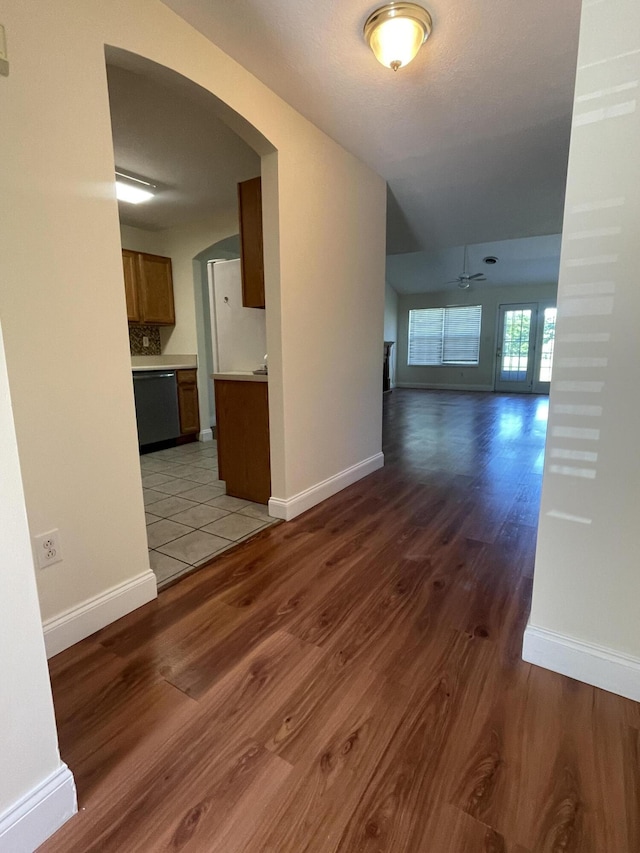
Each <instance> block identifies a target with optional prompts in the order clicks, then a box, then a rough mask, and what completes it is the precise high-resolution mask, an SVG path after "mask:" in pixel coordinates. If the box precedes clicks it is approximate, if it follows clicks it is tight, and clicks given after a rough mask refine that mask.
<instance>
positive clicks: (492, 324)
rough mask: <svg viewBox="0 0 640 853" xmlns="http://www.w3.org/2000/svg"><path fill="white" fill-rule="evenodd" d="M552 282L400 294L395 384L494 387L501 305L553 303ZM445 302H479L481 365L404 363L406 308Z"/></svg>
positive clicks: (465, 303) (432, 386)
mask: <svg viewBox="0 0 640 853" xmlns="http://www.w3.org/2000/svg"><path fill="white" fill-rule="evenodd" d="M556 290H557V287H556V285H555V284H536V285H531V286H526V285H518V286H517V287H491V288H483V287H482V285H478V286H474V288H473V289H469V290H455V291H452V290H447V291H441V292H439V293H421V294H408V295H400V296H399V298H398V352H397V368H396V371H397V384H398V385H400V386H405V387H412V386H413V387H421V386H424V387H429V388H438V387H441V388H456V387H460V388H467V389H477V390H479V391H490V390H492V389H493V380H494V370H495V352H496V326H497V320H498V308H499V306H500V305H505V304H507V303H516V302H537V303H539V304H541V305H553V304H555V299H556ZM445 305H482V328H481V333H480V364H479V365H478V366H477V367H468V366H465V367H461V366H456V367H444V366H443V367H414V366H411V367H410V366H409V365H408V364H407V353H408V346H409V338H408V328H409V311H410V310H411V309H412V308H440V307H442V306H445Z"/></svg>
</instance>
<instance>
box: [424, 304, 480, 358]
mask: <svg viewBox="0 0 640 853" xmlns="http://www.w3.org/2000/svg"><path fill="white" fill-rule="evenodd" d="M481 319H482V306H481V305H459V306H454V307H450V308H420V309H414V310H413V311H409V358H408V364H410V365H439V364H440V365H441V364H478V362H479V357H480V325H481Z"/></svg>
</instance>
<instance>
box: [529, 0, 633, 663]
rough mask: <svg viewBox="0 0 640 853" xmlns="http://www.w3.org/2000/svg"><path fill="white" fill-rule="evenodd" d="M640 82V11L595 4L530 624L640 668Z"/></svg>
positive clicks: (571, 179)
mask: <svg viewBox="0 0 640 853" xmlns="http://www.w3.org/2000/svg"><path fill="white" fill-rule="evenodd" d="M639 79H640V5H639V4H638V3H637V2H636V0H611V2H608V3H585V4H584V8H583V15H582V25H581V34H580V52H579V59H578V75H577V82H576V101H575V107H574V117H573V133H572V138H571V152H570V158H569V174H568V184H567V198H566V208H565V221H564V235H563V243H562V259H561V272H560V282H559V288H558V321H557V331H556V350H555V362H554V374H553V382H552V386H551V396H550V414H549V429H548V438H547V453H546V462H545V471H544V483H543V494H542V506H541V515H540V526H539V534H538V547H537V557H536V565H535V576H534V587H533V607H532V611H531V619H530V625H531V626H533V627H534V628H536V629H545V630H547V631H550V632H554V633H555V634H556V635H560V639H561V638H562V637H565V638H573V639H576V640H579V641H581V642H582V643H586V644H589V645H591V646H594V645H595V646H597V647H604V648H605V649H609V650H612V651H613V652H615V653H618V654H622V655H630V656H632V657H634V658H636V659H638V658H640V622H639V620H638V601H639V600H640V571H639V570H638V506H639V505H640V453H639V452H638V422H639V420H640V396H639V395H638V393H637V392H636V386H637V384H638V383H637V382H636V381H635V380H636V378H637V376H638V371H639V365H640V336H639V335H638V317H640V289H639V288H638V281H637V279H638V276H637V267H638V245H640V159H639V158H638V143H639V142H640V110H638V109H637V106H638V102H637V98H638V94H637V93H638V80H639ZM636 678H637V676H636Z"/></svg>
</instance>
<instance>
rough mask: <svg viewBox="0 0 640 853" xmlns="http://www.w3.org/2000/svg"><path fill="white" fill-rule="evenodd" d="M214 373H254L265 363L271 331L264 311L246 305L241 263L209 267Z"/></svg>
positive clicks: (226, 263)
mask: <svg viewBox="0 0 640 853" xmlns="http://www.w3.org/2000/svg"><path fill="white" fill-rule="evenodd" d="M208 278H209V305H210V306H211V344H212V355H213V372H214V373H227V372H230V371H238V370H240V371H247V372H251V371H252V370H256V369H257V368H259V367H262V365H263V364H264V356H265V353H266V352H267V329H266V321H265V311H264V309H263V308H245V307H244V306H243V305H242V279H241V273H240V260H239V259H237V260H232V261H212V262H211V263H209V265H208Z"/></svg>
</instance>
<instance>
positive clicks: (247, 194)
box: [238, 177, 265, 308]
mask: <svg viewBox="0 0 640 853" xmlns="http://www.w3.org/2000/svg"><path fill="white" fill-rule="evenodd" d="M238 205H239V209H240V246H241V248H240V256H241V262H242V304H243V305H244V307H245V308H264V304H265V303H264V259H263V253H262V181H261V179H260V178H259V177H258V178H252V179H251V180H250V181H242V183H240V184H238Z"/></svg>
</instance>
